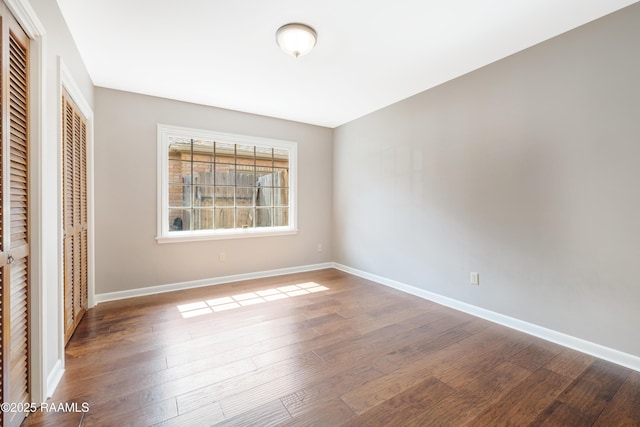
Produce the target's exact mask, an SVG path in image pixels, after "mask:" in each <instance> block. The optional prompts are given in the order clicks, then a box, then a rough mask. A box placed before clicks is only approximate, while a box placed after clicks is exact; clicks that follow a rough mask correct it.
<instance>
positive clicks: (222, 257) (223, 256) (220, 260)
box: [218, 252, 227, 262]
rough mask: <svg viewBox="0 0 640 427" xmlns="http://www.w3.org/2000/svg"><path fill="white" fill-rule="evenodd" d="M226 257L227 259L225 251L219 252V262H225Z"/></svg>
mask: <svg viewBox="0 0 640 427" xmlns="http://www.w3.org/2000/svg"><path fill="white" fill-rule="evenodd" d="M226 259H227V256H226V255H225V253H224V252H220V253H219V254H218V261H219V262H224V261H225V260H226Z"/></svg>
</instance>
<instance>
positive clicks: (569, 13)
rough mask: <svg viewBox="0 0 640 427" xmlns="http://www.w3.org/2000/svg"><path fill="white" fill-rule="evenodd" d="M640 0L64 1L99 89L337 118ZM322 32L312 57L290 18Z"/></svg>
mask: <svg viewBox="0 0 640 427" xmlns="http://www.w3.org/2000/svg"><path fill="white" fill-rule="evenodd" d="M636 1H637V0H393V1H391V0H386V1H384V0H324V1H304V0H270V1H265V0H236V1H228V0H180V1H168V0H91V1H88V0H58V3H59V5H60V8H61V10H62V13H63V15H64V17H65V19H66V21H67V24H68V25H69V28H70V30H71V33H72V35H73V37H74V39H75V41H76V43H77V45H78V49H79V50H80V54H81V55H82V58H83V60H84V62H85V64H86V66H87V69H88V70H89V74H90V75H91V78H92V79H93V82H94V84H95V85H96V86H102V87H107V88H113V89H120V90H125V91H130V92H136V93H142V94H148V95H155V96H160V97H165V98H172V99H177V100H182V101H188V102H193V103H199V104H204V105H212V106H216V107H222V108H228V109H232V110H238V111H245V112H250V113H256V114H262V115H266V116H272V117H279V118H284V119H289V120H295V121H300V122H305V123H311V124H317V125H321V126H328V127H336V126H339V125H341V124H343V123H346V122H348V121H351V120H353V119H356V118H358V117H361V116H363V115H365V114H367V113H370V112H372V111H375V110H377V109H380V108H382V107H385V106H387V105H389V104H392V103H394V102H396V101H399V100H401V99H404V98H407V97H409V96H411V95H414V94H416V93H419V92H422V91H424V90H426V89H429V88H431V87H434V86H436V85H438V84H440V83H443V82H445V81H447V80H450V79H452V78H455V77H457V76H460V75H462V74H465V73H467V72H469V71H472V70H474V69H477V68H479V67H482V66H484V65H487V64H489V63H491V62H494V61H496V60H498V59H500V58H504V57H505V56H508V55H510V54H512V53H515V52H518V51H520V50H522V49H525V48H527V47H530V46H532V45H534V44H537V43H539V42H541V41H544V40H547V39H549V38H551V37H554V36H556V35H558V34H561V33H563V32H565V31H568V30H570V29H572V28H575V27H577V26H580V25H582V24H585V23H587V22H589V21H592V20H594V19H596V18H599V17H601V16H603V15H606V14H608V13H611V12H613V11H615V10H618V9H621V8H622V7H625V6H627V5H630V4H632V3H635V2H636ZM289 22H302V23H306V24H308V25H310V26H312V27H313V28H314V29H315V30H316V31H317V33H318V43H317V45H316V47H315V49H314V50H313V51H312V52H311V53H310V54H309V55H307V56H304V57H301V58H298V59H296V58H294V57H292V56H288V55H286V54H284V53H283V52H282V51H281V50H280V49H279V47H278V46H277V45H276V43H275V32H276V30H277V29H278V28H279V27H280V26H281V25H283V24H286V23H289Z"/></svg>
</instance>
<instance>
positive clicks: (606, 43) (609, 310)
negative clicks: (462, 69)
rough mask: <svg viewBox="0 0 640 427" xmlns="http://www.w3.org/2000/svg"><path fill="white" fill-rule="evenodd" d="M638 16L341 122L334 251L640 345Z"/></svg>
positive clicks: (628, 14) (402, 277)
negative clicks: (475, 280)
mask: <svg viewBox="0 0 640 427" xmlns="http://www.w3.org/2000/svg"><path fill="white" fill-rule="evenodd" d="M638 23H640V4H635V5H633V6H630V7H628V8H626V9H623V10H622V11H620V12H617V13H615V14H612V15H609V16H607V17H604V18H602V19H600V20H598V21H594V22H592V23H590V24H588V25H586V26H583V27H580V28H578V29H576V30H574V31H571V32H569V33H566V34H564V35H561V36H559V37H557V38H555V39H552V40H550V41H548V42H545V43H542V44H540V45H537V46H534V47H533V48H530V49H527V50H525V51H523V52H521V53H518V54H516V55H513V56H511V57H508V58H506V59H504V60H501V61H499V62H497V63H494V64H491V65H489V66H487V67H484V68H482V69H480V70H477V71H475V72H473V73H470V74H468V75H465V76H463V77H460V78H458V79H456V80H453V81H451V82H448V83H446V84H443V85H441V86H439V87H436V88H434V89H432V90H428V91H426V92H423V93H421V94H419V95H416V96H414V97H412V98H409V99H407V100H404V101H402V102H399V103H397V104H395V105H392V106H390V107H387V108H385V109H383V110H380V111H377V112H375V113H372V114H370V115H368V116H365V117H363V118H361V119H359V120H356V121H354V122H351V123H348V124H346V125H344V126H341V127H339V128H337V129H336V130H335V132H334V157H333V158H334V230H333V233H334V259H335V261H337V262H339V263H342V264H344V265H347V266H350V267H353V268H357V269H360V270H364V271H366V272H369V273H373V274H377V275H380V276H383V277H387V278H390V279H394V280H397V281H400V282H404V283H406V284H409V285H413V286H415V287H418V288H422V289H426V290H429V291H432V292H436V293H439V294H442V295H445V296H448V297H451V298H454V299H457V300H460V301H463V302H467V303H470V304H473V305H476V306H479V307H483V308H486V309H489V310H493V311H496V312H499V313H502V314H505V315H508V316H513V317H516V318H519V319H522V320H524V321H528V322H531V323H534V324H538V325H541V326H543V327H547V328H551V329H554V330H556V331H560V332H563V333H567V334H570V335H573V336H576V337H580V338H583V339H586V340H588V341H592V342H595V343H599V344H602V345H605V346H608V347H611V348H615V349H618V350H621V351H624V352H627V353H631V354H634V355H638V356H640V340H639V339H638V333H637V330H636V328H637V325H639V324H640V305H639V304H640V281H639V278H640V191H639V187H638V186H639V184H640V165H639V162H640V84H639V83H638V82H639V80H638V79H639V76H640V55H639V54H638V46H639V45H640V25H638ZM471 271H477V272H479V273H480V286H478V287H476V286H472V285H470V284H469V273H470V272H471Z"/></svg>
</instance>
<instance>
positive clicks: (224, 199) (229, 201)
mask: <svg viewBox="0 0 640 427" xmlns="http://www.w3.org/2000/svg"><path fill="white" fill-rule="evenodd" d="M234 195H235V188H234V187H215V200H214V202H213V204H214V205H215V206H216V207H221V206H233V205H234Z"/></svg>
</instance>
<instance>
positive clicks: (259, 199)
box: [256, 187, 273, 206]
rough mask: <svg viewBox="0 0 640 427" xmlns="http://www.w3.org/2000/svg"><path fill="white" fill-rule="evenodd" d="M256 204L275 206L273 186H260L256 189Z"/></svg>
mask: <svg viewBox="0 0 640 427" xmlns="http://www.w3.org/2000/svg"><path fill="white" fill-rule="evenodd" d="M256 206H273V188H271V187H258V188H257V189H256Z"/></svg>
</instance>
